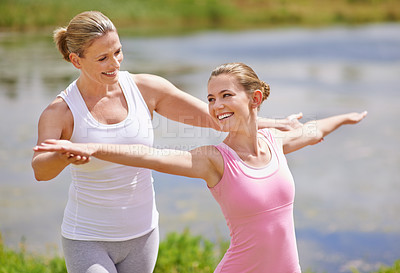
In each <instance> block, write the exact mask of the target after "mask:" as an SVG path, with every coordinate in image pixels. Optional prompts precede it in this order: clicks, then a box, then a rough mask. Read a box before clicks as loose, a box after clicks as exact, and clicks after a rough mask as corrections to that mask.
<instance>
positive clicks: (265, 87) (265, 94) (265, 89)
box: [261, 81, 270, 101]
mask: <svg viewBox="0 0 400 273" xmlns="http://www.w3.org/2000/svg"><path fill="white" fill-rule="evenodd" d="M261 86H262V90H261V91H262V92H263V101H264V100H266V99H267V98H268V97H269V93H270V87H269V84H268V83H266V82H264V81H261Z"/></svg>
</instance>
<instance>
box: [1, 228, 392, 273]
mask: <svg viewBox="0 0 400 273" xmlns="http://www.w3.org/2000/svg"><path fill="white" fill-rule="evenodd" d="M227 247H228V242H226V241H220V242H218V243H212V242H211V241H209V240H207V239H205V238H203V237H202V236H194V235H192V234H190V232H189V231H188V230H185V231H184V232H182V233H170V234H168V235H167V236H166V238H165V239H164V240H163V241H162V242H161V243H160V249H159V255H158V260H157V264H156V268H155V270H154V273H165V272H168V273H210V272H213V270H214V268H215V267H216V265H217V264H218V262H219V261H220V259H221V258H222V256H223V254H224V253H225V251H226V249H227ZM27 272H29V273H67V270H66V267H65V262H64V258H62V257H59V256H54V257H45V256H41V255H38V254H32V253H28V252H27V251H26V250H25V245H24V244H23V243H21V244H20V246H19V250H12V249H9V248H7V247H6V246H4V244H3V241H2V238H1V234H0V273H27ZM399 272H400V259H399V260H397V261H396V262H395V263H394V264H393V266H391V267H389V266H383V267H381V269H379V270H378V271H376V272H371V273H399ZM304 273H313V271H310V270H308V271H305V272H304ZM353 273H359V272H358V271H357V270H353Z"/></svg>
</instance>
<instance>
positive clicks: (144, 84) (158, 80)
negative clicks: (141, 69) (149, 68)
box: [130, 74, 172, 90]
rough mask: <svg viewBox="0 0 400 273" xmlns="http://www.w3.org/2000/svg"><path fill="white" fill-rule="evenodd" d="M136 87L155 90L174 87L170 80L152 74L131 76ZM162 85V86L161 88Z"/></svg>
mask: <svg viewBox="0 0 400 273" xmlns="http://www.w3.org/2000/svg"><path fill="white" fill-rule="evenodd" d="M130 75H131V77H132V78H133V80H134V81H135V83H136V85H137V86H138V87H139V88H145V89H148V88H151V89H154V90H162V86H165V85H167V86H169V85H172V84H171V83H170V82H169V81H168V80H166V79H165V78H163V77H160V76H157V75H152V74H130ZM160 84H161V85H162V86H160Z"/></svg>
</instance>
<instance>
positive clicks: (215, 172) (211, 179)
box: [192, 145, 224, 187]
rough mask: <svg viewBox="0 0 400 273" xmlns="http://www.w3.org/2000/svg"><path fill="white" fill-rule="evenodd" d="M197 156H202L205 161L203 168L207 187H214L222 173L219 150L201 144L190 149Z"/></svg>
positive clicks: (222, 164)
mask: <svg viewBox="0 0 400 273" xmlns="http://www.w3.org/2000/svg"><path fill="white" fill-rule="evenodd" d="M193 152H195V153H196V154H197V156H202V157H203V160H204V161H206V162H207V163H206V164H207V168H206V169H205V177H204V179H205V181H206V182H207V185H208V186H209V187H214V186H215V185H217V184H218V182H219V181H220V180H221V178H222V175H223V173H224V159H223V157H222V155H221V152H220V151H219V150H218V149H217V148H216V147H215V146H212V145H207V146H201V147H199V148H196V149H194V150H192V153H193Z"/></svg>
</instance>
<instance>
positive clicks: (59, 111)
mask: <svg viewBox="0 0 400 273" xmlns="http://www.w3.org/2000/svg"><path fill="white" fill-rule="evenodd" d="M73 125H74V118H73V115H72V112H71V110H70V109H69V107H68V105H67V103H66V102H65V101H64V100H63V99H62V98H60V97H57V98H56V99H55V100H54V101H52V102H51V103H50V104H49V105H48V106H47V107H46V109H44V111H43V112H42V114H41V116H40V119H39V138H38V141H41V140H44V139H48V138H56V139H59V138H60V139H69V138H70V137H71V135H72V130H73Z"/></svg>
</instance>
